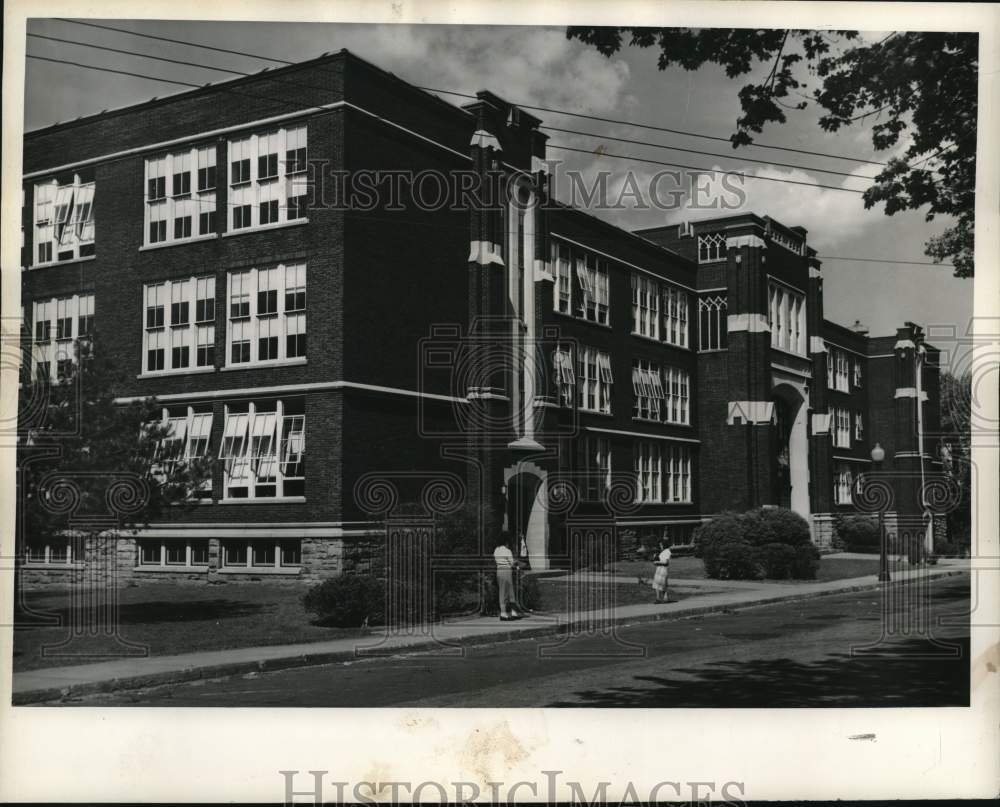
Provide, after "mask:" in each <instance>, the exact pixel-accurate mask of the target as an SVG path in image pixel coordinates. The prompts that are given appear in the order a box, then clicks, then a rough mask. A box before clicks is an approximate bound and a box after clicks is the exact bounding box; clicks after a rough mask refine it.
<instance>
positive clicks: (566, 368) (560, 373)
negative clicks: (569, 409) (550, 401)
mask: <svg viewBox="0 0 1000 807" xmlns="http://www.w3.org/2000/svg"><path fill="white" fill-rule="evenodd" d="M552 365H553V369H554V371H555V382H556V389H557V390H558V391H559V405H560V406H573V393H574V391H575V389H576V373H574V372H573V353H572V350H571V349H570V348H568V347H560V348H557V349H556V350H555V351H553V353H552Z"/></svg>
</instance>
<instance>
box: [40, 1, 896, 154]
mask: <svg viewBox="0 0 1000 807" xmlns="http://www.w3.org/2000/svg"><path fill="white" fill-rule="evenodd" d="M55 19H57V20H59V21H60V22H67V23H71V24H73V25H85V26H88V27H90V28H101V29H104V30H107V31H115V32H117V33H122V34H130V35H131V36H138V37H144V38H146V39H155V40H158V41H161V42H171V43H174V44H177V45H185V46H187V47H192V48H203V49H205V50H211V51H215V52H217V53H228V54H231V55H234V56H243V57H247V58H251V59H258V60H261V61H268V62H275V63H277V64H284V65H294V64H297V63H296V62H290V61H287V60H286V59H278V58H275V57H273V56H264V55H261V54H254V53H247V52H246V51H239V50H229V49H228V48H218V47H215V46H212V45H202V44H199V43H197V42H190V41H186V40H183V39H174V38H172V37H167V36H156V35H154V34H144V33H139V32H138V31H130V30H129V29H127V28H118V27H116V26H113V25H101V24H98V23H93V22H81V21H80V20H71V19H68V18H65V17H56V18H55ZM414 86H416V87H417V89H420V90H424V91H425V92H432V93H440V94H442V95H454V96H456V97H459V98H470V99H472V100H476V99H477V98H478V96H476V95H470V94H469V93H463V92H456V91H454V90H442V89H439V88H435V87H421V86H419V85H414ZM510 103H512V104H514V105H515V106H519V107H522V108H524V109H534V110H537V111H541V112H552V113H554V114H557V115H570V116H572V117H577V118H585V119H587V120H594V121H599V122H602V123H612V124H617V125H623V126H635V127H638V128H641V129H650V130H653V131H660V132H667V133H669V134H677V135H683V136H685V137H698V138H702V139H706V140H715V141H719V142H722V143H731V142H732V141H731V140H730V139H729V138H728V137H720V136H718V135H709V134H703V133H700V132H688V131H685V130H683V129H670V128H667V127H665V126H655V125H653V124H648V123H638V122H636V121H627V120H616V119H613V118H606V117H601V116H598V115H587V114H584V113H582V112H572V111H570V110H568V109H556V108H554V107H544V106H533V105H531V104H526V103H521V102H519V101H511V102H510ZM752 145H753V146H756V147H758V148H764V149H775V150H778V151H789V152H795V153H797V154H808V155H811V156H814V157H827V158H830V159H834V160H849V161H851V162H861V163H868V164H871V165H885V164H886V163H884V162H881V161H880V160H869V159H866V158H863V157H848V156H844V155H840V154H827V153H823V152H818V151H811V150H809V149H797V148H792V147H790V146H774V145H768V144H766V143H760V142H755V143H753V144H752Z"/></svg>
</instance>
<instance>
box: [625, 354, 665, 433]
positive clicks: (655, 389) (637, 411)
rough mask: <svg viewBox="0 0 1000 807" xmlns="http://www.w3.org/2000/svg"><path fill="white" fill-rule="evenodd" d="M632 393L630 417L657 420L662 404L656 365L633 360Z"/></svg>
mask: <svg viewBox="0 0 1000 807" xmlns="http://www.w3.org/2000/svg"><path fill="white" fill-rule="evenodd" d="M632 392H633V393H634V394H635V403H634V404H633V406H632V417H634V418H638V419H640V420H659V419H660V406H661V404H662V402H663V383H662V380H661V377H660V368H659V366H658V365H656V364H653V363H652V362H649V361H645V360H643V359H635V360H633V362H632Z"/></svg>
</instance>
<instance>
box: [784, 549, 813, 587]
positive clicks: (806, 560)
mask: <svg viewBox="0 0 1000 807" xmlns="http://www.w3.org/2000/svg"><path fill="white" fill-rule="evenodd" d="M792 551H793V553H794V555H793V557H792V565H791V568H790V569H789V574H790V576H791V577H792V578H794V579H795V580H815V579H816V573H817V572H818V571H819V550H818V549H817V548H816V547H815V546H813V544H802V545H801V546H797V547H795V548H794V549H793V550H792Z"/></svg>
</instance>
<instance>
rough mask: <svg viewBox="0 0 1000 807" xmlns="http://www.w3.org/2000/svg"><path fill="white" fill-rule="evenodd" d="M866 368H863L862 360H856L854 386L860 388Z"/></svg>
mask: <svg viewBox="0 0 1000 807" xmlns="http://www.w3.org/2000/svg"><path fill="white" fill-rule="evenodd" d="M863 373H864V368H863V367H862V366H861V359H855V360H854V386H855V387H860V386H861V380H862V375H863Z"/></svg>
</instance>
